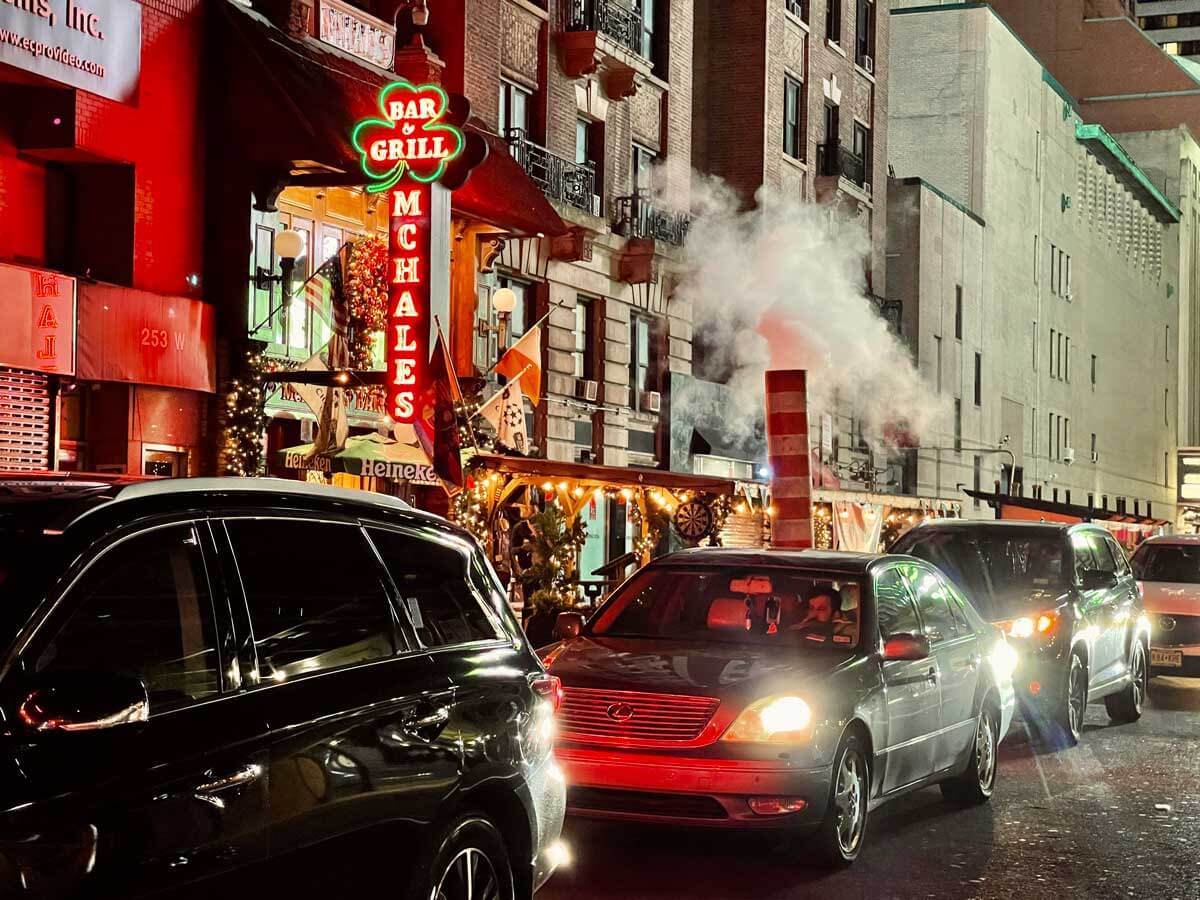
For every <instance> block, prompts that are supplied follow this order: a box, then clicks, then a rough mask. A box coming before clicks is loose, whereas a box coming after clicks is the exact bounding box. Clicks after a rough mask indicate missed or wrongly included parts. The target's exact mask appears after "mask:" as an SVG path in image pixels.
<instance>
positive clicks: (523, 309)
mask: <svg viewBox="0 0 1200 900" xmlns="http://www.w3.org/2000/svg"><path fill="white" fill-rule="evenodd" d="M497 282H498V283H499V286H500V287H502V288H508V289H509V290H511V291H512V292H513V293H514V294H516V295H517V303H516V305H515V306H514V307H513V311H512V312H511V313H510V314H509V317H508V322H509V325H508V333H509V337H510V339H511V340H512V341H513V342H514V343H515V342H516V340H517V338H519V337H520V336H521V335H523V334H524V333H525V331H526V329H527V328H529V326H531V325H532V324H533V323H534V311H533V298H534V291H533V286H532V285H531V284H529V283H528V282H525V281H518V280H517V279H515V278H509V277H508V276H507V275H501V276H500V277H499V278H497Z"/></svg>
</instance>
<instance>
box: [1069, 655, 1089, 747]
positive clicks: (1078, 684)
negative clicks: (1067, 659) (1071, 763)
mask: <svg viewBox="0 0 1200 900" xmlns="http://www.w3.org/2000/svg"><path fill="white" fill-rule="evenodd" d="M1068 690H1069V694H1068V697H1067V703H1068V709H1067V716H1068V724H1069V725H1070V727H1071V734H1072V735H1074V736H1075V737H1076V738H1078V737H1079V736H1080V735H1081V734H1082V733H1083V716H1084V712H1085V710H1086V708H1087V681H1086V680H1085V678H1084V673H1083V663H1082V662H1080V661H1079V657H1077V656H1075V657H1072V658H1071V675H1070V679H1069V682H1068Z"/></svg>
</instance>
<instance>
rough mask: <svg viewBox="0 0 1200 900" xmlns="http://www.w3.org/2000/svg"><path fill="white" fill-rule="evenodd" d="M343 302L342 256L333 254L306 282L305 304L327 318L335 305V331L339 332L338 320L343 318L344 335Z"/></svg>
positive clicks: (344, 315) (343, 330)
mask: <svg viewBox="0 0 1200 900" xmlns="http://www.w3.org/2000/svg"><path fill="white" fill-rule="evenodd" d="M341 300H342V254H341V252H340V251H339V252H338V253H335V254H333V256H331V257H329V259H327V260H326V261H325V262H324V263H322V265H321V268H319V269H317V271H315V272H313V273H312V277H311V278H309V279H308V281H306V282H304V302H305V303H307V304H308V305H309V306H310V307H312V309H313V311H314V312H316V313H317V314H318V315H320V316H322V317H323V316H325V314H326V310H328V309H329V305H330V303H332V305H333V315H334V323H333V330H334V331H335V332H336V331H337V330H338V322H337V319H338V317H339V316H340V317H341V318H342V323H341V325H342V333H343V334H344V333H345V330H346V321H345V317H346V313H345V310H344V309H343V307H344V304H343V303H342V302H341Z"/></svg>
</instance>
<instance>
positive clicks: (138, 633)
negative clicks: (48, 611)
mask: <svg viewBox="0 0 1200 900" xmlns="http://www.w3.org/2000/svg"><path fill="white" fill-rule="evenodd" d="M65 602H66V603H67V604H68V607H74V611H73V612H72V613H71V614H70V618H69V619H68V620H67V622H66V624H65V625H63V627H62V628H61V629H60V630H59V632H58V633H57V634H56V635H55V636H54V638H53V640H52V641H51V642H50V643H49V644H48V645H47V646H46V648H45V649H44V650H43V651H42V653H41V654H40V655H39V657H38V659H37V661H36V662H35V664H34V668H35V669H36V671H38V672H40V673H57V672H67V671H71V672H105V673H114V674H126V675H136V676H138V677H140V678H141V679H142V681H143V683H144V684H145V685H146V690H147V692H148V694H149V696H150V711H151V713H155V712H161V711H163V710H165V709H172V708H175V707H179V706H184V705H186V704H188V703H190V702H192V701H194V700H200V699H203V698H204V697H210V696H213V695H214V694H217V693H218V692H219V691H220V684H221V676H220V672H221V663H220V659H219V655H218V653H217V638H216V628H215V623H214V619H213V605H212V595H211V592H210V589H209V584H208V577H207V575H206V573H205V568H204V556H203V553H202V552H201V550H200V542H199V540H198V539H197V536H196V532H195V529H194V527H193V526H192V525H190V524H187V525H172V526H170V527H167V528H155V529H152V530H150V531H145V532H142V533H141V534H137V535H134V536H133V537H130V538H127V539H126V540H123V541H121V542H119V543H117V544H116V545H114V546H113V547H111V548H110V549H109V550H107V551H105V552H104V553H103V554H102V555H101V556H100V557H98V558H97V559H96V560H95V561H94V562H93V563H92V564H91V565H90V566H89V567H88V568H87V569H86V570H85V571H84V573H83V575H82V576H81V577H80V578H79V580H78V581H77V582H75V584H74V586H72V587H71V588H70V590H69V591H68V593H67V595H66V597H65Z"/></svg>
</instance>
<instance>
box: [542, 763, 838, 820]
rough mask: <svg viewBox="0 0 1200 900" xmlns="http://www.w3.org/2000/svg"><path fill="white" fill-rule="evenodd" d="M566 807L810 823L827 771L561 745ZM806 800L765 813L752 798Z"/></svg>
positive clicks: (648, 816)
mask: <svg viewBox="0 0 1200 900" xmlns="http://www.w3.org/2000/svg"><path fill="white" fill-rule="evenodd" d="M557 754H558V757H559V761H560V762H561V764H562V766H563V769H564V771H565V772H566V776H567V783H568V785H569V788H568V791H567V809H568V812H570V813H571V814H572V815H578V816H584V817H588V818H601V819H621V820H626V821H640V822H671V823H675V824H687V825H696V826H702V827H709V828H791V827H798V826H804V825H815V824H816V823H818V822H820V821H821V819H823V818H824V816H825V810H826V807H827V806H828V803H829V793H830V783H831V778H832V771H833V767H832V766H825V767H820V768H813V769H802V768H796V767H791V766H786V765H780V764H778V763H776V762H769V761H761V760H743V759H721V758H694V757H675V756H662V755H657V754H655V755H651V754H639V753H635V752H622V751H614V750H610V749H607V748H605V749H591V748H584V747H561V746H560V747H559V749H558V750H557ZM764 798H788V799H790V800H793V801H795V800H803V801H804V808H803V809H802V810H799V811H797V812H789V813H784V814H781V815H762V814H760V813H757V812H755V811H754V810H753V809H752V808H751V806H750V801H751V800H752V799H760V800H761V799H764Z"/></svg>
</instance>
